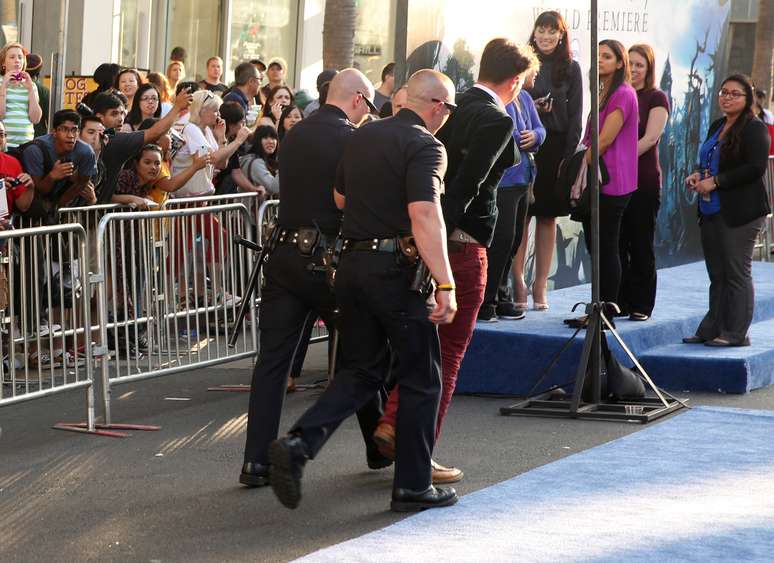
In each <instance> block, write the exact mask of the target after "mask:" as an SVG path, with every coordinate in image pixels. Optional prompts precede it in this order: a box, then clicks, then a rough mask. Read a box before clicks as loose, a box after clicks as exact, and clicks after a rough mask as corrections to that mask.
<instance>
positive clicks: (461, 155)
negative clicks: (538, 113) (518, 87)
mask: <svg viewBox="0 0 774 563" xmlns="http://www.w3.org/2000/svg"><path fill="white" fill-rule="evenodd" d="M457 106H458V107H457V110H456V111H455V112H454V113H453V114H452V116H451V117H450V118H449V120H448V121H447V122H446V124H445V125H444V126H443V127H442V128H441V130H440V131H438V133H437V134H436V137H437V138H438V140H440V141H441V142H442V143H443V144H444V145H445V146H446V153H447V155H448V158H449V165H448V168H447V170H446V176H445V177H444V183H445V184H446V190H445V192H444V195H443V196H442V197H441V205H442V207H443V217H444V220H445V221H446V231H447V233H448V234H451V232H452V231H453V230H454V229H455V228H457V227H459V228H460V229H462V230H463V231H465V232H466V233H468V234H469V235H470V236H472V237H473V238H475V239H476V240H477V241H479V242H480V243H481V244H483V245H485V246H489V245H490V244H491V243H492V236H493V234H494V227H495V223H496V221H497V185H498V184H499V183H500V180H501V179H502V176H503V173H504V172H505V170H506V169H508V168H509V167H511V166H513V165H514V164H517V163H518V162H519V159H520V156H519V150H518V148H517V147H516V144H515V143H514V141H513V120H512V119H511V117H510V116H509V115H508V114H507V113H506V112H505V111H504V110H503V109H501V108H500V106H499V105H497V103H496V102H495V101H494V100H493V99H492V98H491V97H490V96H489V94H487V93H486V92H484V91H483V90H481V89H480V88H476V87H473V88H470V89H469V90H468V91H466V92H464V93H462V94H460V95H459V96H457Z"/></svg>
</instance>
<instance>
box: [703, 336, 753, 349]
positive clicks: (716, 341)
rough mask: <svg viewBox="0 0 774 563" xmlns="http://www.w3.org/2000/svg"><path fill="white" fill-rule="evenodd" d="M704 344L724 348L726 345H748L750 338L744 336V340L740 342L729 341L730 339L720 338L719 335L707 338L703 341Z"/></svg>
mask: <svg viewBox="0 0 774 563" xmlns="http://www.w3.org/2000/svg"><path fill="white" fill-rule="evenodd" d="M704 345H705V346H710V347H713V348H725V347H728V346H749V345H750V339H749V338H747V337H745V338H744V340H742V341H740V342H731V341H730V340H726V339H725V338H720V337H719V336H718V337H717V338H713V339H712V340H707V341H706V342H705V343H704Z"/></svg>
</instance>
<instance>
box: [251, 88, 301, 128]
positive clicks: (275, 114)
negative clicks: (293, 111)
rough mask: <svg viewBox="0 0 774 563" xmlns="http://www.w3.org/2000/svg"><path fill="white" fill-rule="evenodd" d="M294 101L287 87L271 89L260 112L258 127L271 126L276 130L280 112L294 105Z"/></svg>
mask: <svg viewBox="0 0 774 563" xmlns="http://www.w3.org/2000/svg"><path fill="white" fill-rule="evenodd" d="M295 100H296V99H295V96H293V91H292V90H291V89H290V88H288V87H287V86H275V87H274V88H272V89H271V91H270V92H269V95H268V97H267V98H266V103H265V104H264V105H263V108H262V110H261V117H260V118H259V119H258V125H271V126H272V127H274V128H275V129H276V128H277V126H278V125H279V118H280V115H281V114H282V110H283V109H285V108H286V107H287V106H292V105H295V104H296V101H295Z"/></svg>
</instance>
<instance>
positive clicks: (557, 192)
mask: <svg viewBox="0 0 774 563" xmlns="http://www.w3.org/2000/svg"><path fill="white" fill-rule="evenodd" d="M529 44H530V45H531V46H532V48H533V49H535V52H536V53H537V55H538V59H540V73H539V74H538V75H537V78H536V79H535V85H534V87H532V88H530V89H528V92H529V93H530V94H531V95H532V99H533V100H534V101H535V107H537V110H538V116H539V117H540V121H541V122H542V123H543V126H544V127H545V129H546V139H545V141H544V142H543V145H542V146H541V147H540V150H539V151H538V152H537V154H536V155H535V164H536V166H537V177H536V179H535V183H534V188H533V189H534V197H535V201H534V203H532V204H531V205H530V207H529V212H528V213H529V217H535V220H536V224H535V278H534V280H533V282H532V301H533V307H534V309H535V310H537V311H544V310H546V309H548V299H547V295H546V293H547V289H548V275H549V274H550V272H551V263H552V262H553V258H554V248H555V247H556V218H557V217H561V216H562V215H567V214H568V213H569V196H568V194H567V193H565V192H564V191H563V190H561V189H560V188H559V187H558V186H557V185H556V184H557V182H556V179H557V176H558V172H559V164H560V163H561V162H562V159H563V158H565V157H567V156H571V155H572V154H573V153H574V152H575V149H576V148H577V146H578V141H579V140H580V137H581V129H582V123H581V121H582V112H583V81H582V78H581V70H580V65H578V63H577V62H575V61H574V60H573V59H572V52H571V50H570V37H569V34H568V33H567V24H566V23H565V21H564V18H562V16H561V14H559V13H558V12H553V11H550V12H543V13H542V14H540V15H539V16H538V18H537V20H535V27H534V29H533V30H532V36H531V37H530V40H529ZM527 225H529V218H528V219H527ZM528 237H529V229H528V228H525V229H524V233H523V236H522V241H521V245H520V246H519V251H518V253H517V254H516V259H515V260H514V274H515V275H514V278H515V282H516V283H515V287H514V289H515V292H516V295H515V297H516V306H517V307H519V308H524V309H526V308H527V285H526V283H525V281H524V264H525V261H526V255H527V246H528Z"/></svg>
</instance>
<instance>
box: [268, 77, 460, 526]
mask: <svg viewBox="0 0 774 563" xmlns="http://www.w3.org/2000/svg"><path fill="white" fill-rule="evenodd" d="M407 94H408V100H407V103H406V107H405V108H404V109H403V110H401V111H400V112H398V114H397V115H396V116H395V117H392V118H388V119H384V120H381V121H377V122H375V123H370V124H368V125H366V126H364V127H362V128H361V129H359V130H358V131H356V132H355V134H354V135H353V136H352V139H351V140H350V142H349V143H348V145H347V148H346V151H345V153H344V157H343V158H342V161H341V164H340V165H339V171H338V174H337V179H336V192H335V194H334V195H335V198H336V203H337V205H338V206H339V207H342V208H344V209H345V211H344V225H343V235H344V238H345V242H344V252H343V254H342V257H341V263H340V266H339V269H338V273H337V275H336V288H335V291H336V298H337V301H338V304H339V308H340V311H341V314H340V319H339V331H340V336H341V343H342V347H341V352H340V353H341V356H342V369H341V370H340V371H338V372H337V373H336V377H335V378H334V380H333V383H332V384H331V385H330V386H329V387H328V389H327V390H326V391H325V393H323V395H322V396H321V397H320V400H319V401H318V402H317V403H316V404H315V405H314V406H313V407H312V408H310V409H309V410H308V411H307V412H306V413H305V414H304V415H303V416H302V417H301V419H300V420H299V421H298V422H297V423H296V424H295V425H294V426H293V428H292V429H291V431H290V434H289V436H287V437H286V438H283V439H281V440H277V441H275V442H273V443H272V445H271V446H270V449H269V459H270V461H271V485H272V488H273V489H274V492H275V494H276V495H277V497H278V498H279V500H280V502H282V504H284V505H285V506H287V507H289V508H295V507H296V506H298V503H299V502H300V499H301V474H302V470H303V467H304V465H305V463H306V461H307V459H313V458H314V457H315V456H316V455H317V453H318V452H319V451H320V449H321V448H322V446H323V444H324V443H325V441H326V440H327V439H328V437H329V436H330V433H331V430H332V429H335V428H336V427H337V426H338V425H339V424H340V423H341V421H343V420H344V419H345V418H347V417H348V416H350V415H351V414H352V413H354V412H355V411H356V410H357V409H358V408H360V407H361V406H362V405H364V404H366V403H367V402H368V401H369V399H370V398H371V397H372V396H373V394H374V393H375V392H376V390H377V389H379V388H380V386H381V385H382V384H383V379H384V375H385V374H384V372H383V371H379V370H378V369H375V366H379V365H382V363H383V362H384V361H385V360H386V358H387V357H388V348H391V349H392V351H393V353H394V354H396V355H397V358H398V361H397V366H398V373H397V376H396V379H397V382H398V384H399V385H400V386H401V389H402V390H403V391H402V393H405V394H402V395H401V401H400V406H399V410H398V423H397V424H398V435H399V436H400V438H399V439H398V442H397V445H396V462H395V463H396V465H395V477H394V484H393V492H392V503H391V508H392V509H393V510H395V511H414V510H422V509H425V508H434V507H439V506H449V505H451V504H454V503H455V502H457V494H456V492H455V491H454V489H451V488H449V489H441V488H435V487H433V485H432V484H431V482H430V458H431V455H432V451H433V443H434V434H433V433H434V428H435V420H436V415H437V412H438V401H439V397H440V392H441V381H440V367H439V365H440V345H439V342H438V330H437V327H436V325H437V324H445V323H449V322H451V321H452V319H453V318H454V314H455V312H456V308H457V305H456V299H455V296H454V280H453V277H452V272H451V267H450V265H449V261H448V258H447V254H446V229H445V227H444V223H443V218H442V213H441V207H440V196H441V192H442V187H443V181H442V178H443V175H444V172H445V170H446V152H445V150H444V148H443V145H442V144H441V143H440V142H439V141H438V140H436V138H435V137H434V136H433V133H434V132H435V131H437V130H438V129H439V128H440V127H441V125H443V123H444V122H445V121H446V119H447V118H448V116H449V113H450V112H451V110H452V109H453V108H454V86H453V84H452V82H451V81H450V80H449V79H448V78H447V77H446V76H444V75H443V74H440V73H438V72H435V71H431V70H422V71H419V72H417V73H415V74H414V75H413V76H412V77H411V79H410V80H409V82H408V89H407ZM414 244H415V246H414ZM417 251H418V254H419V256H420V257H421V259H422V261H424V264H425V265H426V266H427V268H428V269H429V273H430V274H432V278H433V279H434V280H435V283H436V284H437V286H436V289H435V292H434V293H435V304H434V306H433V307H432V309H431V310H429V309H428V305H427V298H428V297H429V292H423V291H421V290H419V291H418V289H419V286H421V285H422V284H417V283H415V281H414V280H415V279H416V278H417V267H418V266H417V264H416V263H413V262H414V259H416V256H417ZM428 279H429V277H428ZM430 292H432V289H431V290H430Z"/></svg>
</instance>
